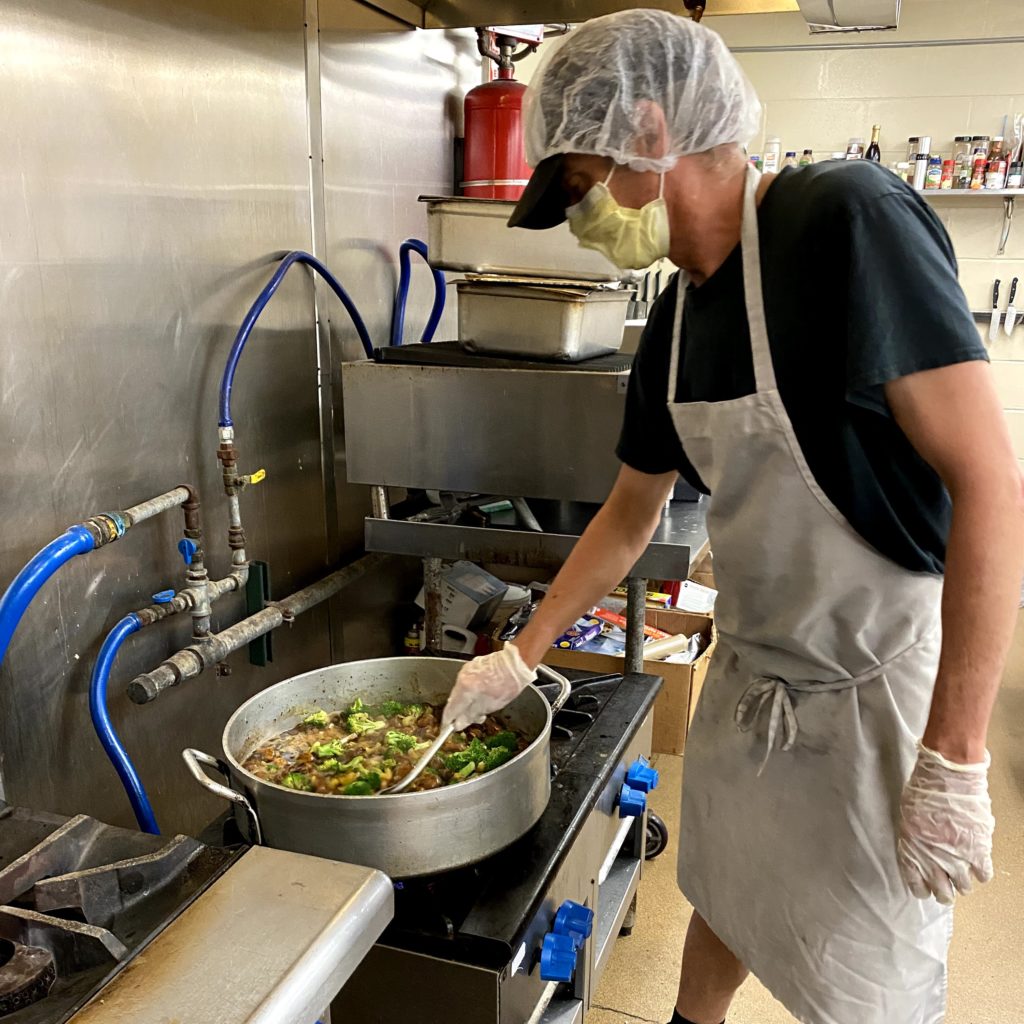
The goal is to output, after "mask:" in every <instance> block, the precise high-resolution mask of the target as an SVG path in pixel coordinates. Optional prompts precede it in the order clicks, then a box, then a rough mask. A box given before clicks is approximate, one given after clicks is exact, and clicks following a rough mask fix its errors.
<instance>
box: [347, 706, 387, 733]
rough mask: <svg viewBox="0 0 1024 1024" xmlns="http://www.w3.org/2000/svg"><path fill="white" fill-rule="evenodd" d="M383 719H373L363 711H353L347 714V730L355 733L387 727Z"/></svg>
mask: <svg viewBox="0 0 1024 1024" xmlns="http://www.w3.org/2000/svg"><path fill="white" fill-rule="evenodd" d="M387 724H388V723H387V722H385V721H384V720H383V719H373V718H371V717H370V716H369V715H368V714H367V713H366V712H365V711H355V712H353V713H352V714H350V715H349V716H348V731H349V732H355V733H360V734H362V733H364V732H377V731H378V730H379V729H384V728H386V727H387Z"/></svg>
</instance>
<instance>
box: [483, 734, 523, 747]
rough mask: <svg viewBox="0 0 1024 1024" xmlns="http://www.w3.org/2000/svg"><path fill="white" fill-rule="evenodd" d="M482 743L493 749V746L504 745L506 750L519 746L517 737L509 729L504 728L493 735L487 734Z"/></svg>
mask: <svg viewBox="0 0 1024 1024" xmlns="http://www.w3.org/2000/svg"><path fill="white" fill-rule="evenodd" d="M484 743H485V744H486V745H487V746H488V747H489V748H490V749H491V750H493V749H494V748H495V747H504V748H505V749H506V750H515V749H516V748H517V747H518V746H519V737H518V736H516V734H515V733H514V732H512V731H511V730H510V729H505V730H504V731H503V732H499V733H497V734H496V735H494V736H488V737H487V739H486V740H484Z"/></svg>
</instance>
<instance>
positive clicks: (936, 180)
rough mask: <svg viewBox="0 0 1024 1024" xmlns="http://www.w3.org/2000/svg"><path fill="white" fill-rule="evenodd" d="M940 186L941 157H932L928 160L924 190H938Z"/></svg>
mask: <svg viewBox="0 0 1024 1024" xmlns="http://www.w3.org/2000/svg"><path fill="white" fill-rule="evenodd" d="M941 185H942V157H941V156H933V157H929V158H928V168H927V170H926V171H925V179H924V187H925V188H926V189H933V188H940V187H941Z"/></svg>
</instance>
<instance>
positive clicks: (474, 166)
mask: <svg viewBox="0 0 1024 1024" xmlns="http://www.w3.org/2000/svg"><path fill="white" fill-rule="evenodd" d="M498 74H499V75H500V77H499V78H498V80H497V81H494V82H485V83H484V84H483V85H478V86H477V87H476V88H475V89H470V91H469V92H468V93H466V105H465V111H466V147H465V156H464V167H463V179H464V180H463V182H462V194H463V195H465V196H476V197H477V198H478V199H518V198H519V197H520V196H521V195H522V194H523V188H524V187H525V186H526V182H527V181H528V180H529V178H530V168H529V166H528V164H527V163H526V154H525V151H524V148H523V95H524V93H525V92H526V86H525V85H523V84H522V83H521V82H517V81H515V80H514V79H513V78H512V69H511V68H508V69H506V68H500V69H499V71H498Z"/></svg>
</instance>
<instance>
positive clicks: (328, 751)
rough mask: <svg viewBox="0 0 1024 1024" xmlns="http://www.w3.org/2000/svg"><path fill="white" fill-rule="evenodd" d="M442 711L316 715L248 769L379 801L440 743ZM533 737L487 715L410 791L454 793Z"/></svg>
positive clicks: (456, 738) (358, 704) (411, 707)
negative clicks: (383, 792) (382, 793)
mask: <svg viewBox="0 0 1024 1024" xmlns="http://www.w3.org/2000/svg"><path fill="white" fill-rule="evenodd" d="M440 729H441V709H440V707H434V705H432V704H403V703H402V702H400V701H394V700H389V701H385V702H384V703H382V704H377V705H373V706H369V705H365V704H363V702H362V701H361V700H359V699H358V698H357V699H356V700H355V701H354V702H353V704H352V706H351V707H350V708H349V709H348V710H347V711H342V712H335V713H333V714H331V713H328V712H326V711H322V710H319V709H317V710H315V711H312V712H310V713H309V714H308V715H306V717H305V718H304V719H303V720H302V721H301V722H300V723H299V724H298V725H297V726H295V728H294V729H289V730H288V731H287V732H283V733H281V734H280V735H278V736H275V737H274V738H273V739H271V740H269V741H268V742H266V743H263V744H261V745H260V746H259V747H257V748H256V750H254V751H253V752H252V754H250V755H249V757H248V758H246V760H245V761H244V762H243V763H242V767H243V768H245V769H246V771H249V772H252V774H253V775H255V776H256V777H257V778H259V779H263V780H265V781H267V782H273V783H276V784H277V785H279V786H285V787H286V788H288V789H296V790H301V791H303V792H307V793H323V794H327V795H340V796H372V795H373V794H374V793H376V792H377V791H378V790H380V789H382V788H387V787H388V786H390V785H392V784H393V783H395V782H400V781H401V780H402V779H403V778H404V777H405V776H406V775H408V773H409V772H410V771H411V770H412V767H413V765H415V764H416V762H417V761H418V759H419V757H420V756H421V755H422V754H423V752H424V751H425V750H426V749H427V747H429V746H430V744H431V743H432V742H433V741H434V740H435V739H437V736H438V734H439V732H440ZM527 743H528V740H527V738H526V736H525V735H524V734H523V733H522V732H519V731H515V730H512V729H509V728H508V727H507V726H506V725H505V724H504V723H503V722H501V721H500V720H499V719H497V718H495V717H494V716H493V715H488V716H487V718H486V720H485V721H484V722H483V724H482V725H471V726H470V727H469V728H468V729H466V731H465V732H457V733H454V734H453V735H452V737H451V738H450V739H449V740H448V741H447V742H446V743H445V744H444V746H443V747H442V748H441V751H440V752H439V753H438V754H437V755H436V756H435V757H434V759H433V761H432V762H431V763H430V764H429V765H428V766H427V767H426V768H425V769H424V770H423V772H422V774H421V775H420V776H419V778H418V779H416V780H415V782H413V783H412V785H411V786H410V787H409V789H408V790H407V791H406V792H410V793H415V792H417V791H420V790H425V789H437V788H438V787H439V786H451V785H454V784H456V783H459V782H465V781H466V780H467V779H472V778H476V777H477V776H478V775H482V774H484V773H485V772H488V771H491V770H492V769H494V768H497V767H499V766H500V765H503V764H504V763H505V762H506V761H508V760H510V759H511V758H512V757H513V756H514V755H515V754H517V753H519V751H520V750H523V749H524V748H525V747H526V746H527Z"/></svg>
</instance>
